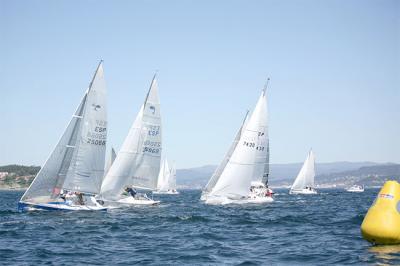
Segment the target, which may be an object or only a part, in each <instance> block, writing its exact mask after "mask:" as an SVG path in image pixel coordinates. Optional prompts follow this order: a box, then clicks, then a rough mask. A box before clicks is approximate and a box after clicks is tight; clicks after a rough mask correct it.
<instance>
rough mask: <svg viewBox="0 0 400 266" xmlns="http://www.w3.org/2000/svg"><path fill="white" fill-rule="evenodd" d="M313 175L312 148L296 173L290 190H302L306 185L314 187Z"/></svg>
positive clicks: (313, 159)
mask: <svg viewBox="0 0 400 266" xmlns="http://www.w3.org/2000/svg"><path fill="white" fill-rule="evenodd" d="M314 177H315V156H314V153H313V151H312V150H310V152H309V153H308V155H307V158H306V160H305V162H304V164H303V166H302V167H301V170H300V172H299V174H298V175H297V177H296V179H295V181H294V183H293V185H292V187H291V190H302V189H304V188H306V187H311V188H313V187H314Z"/></svg>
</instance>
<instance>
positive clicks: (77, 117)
mask: <svg viewBox="0 0 400 266" xmlns="http://www.w3.org/2000/svg"><path fill="white" fill-rule="evenodd" d="M106 140H107V105H106V86H105V81H104V73H103V67H102V62H100V64H99V66H98V67H97V70H96V73H95V75H94V77H93V79H92V82H91V83H90V85H89V88H88V89H87V91H86V93H85V95H84V96H83V98H82V100H81V102H80V104H79V106H78V108H77V109H76V111H75V113H74V114H73V116H72V118H71V120H70V122H69V124H68V126H67V128H66V129H65V131H64V133H63V135H62V136H61V138H60V140H59V142H58V143H57V145H56V147H55V148H54V150H53V151H52V153H51V154H50V156H49V158H48V159H47V161H46V162H45V163H44V165H43V167H42V168H41V169H40V171H39V173H38V174H37V175H36V177H35V179H34V180H33V182H32V184H31V185H30V186H29V188H28V190H27V191H26V192H25V193H24V195H23V196H22V198H21V200H20V202H19V204H18V209H19V210H20V211H31V210H68V211H93V210H105V209H106V208H104V207H103V206H101V205H99V204H98V203H97V202H96V200H95V199H94V197H93V196H94V195H96V194H98V193H99V192H100V186H101V182H102V179H103V176H104V160H105V151H106ZM68 195H69V196H70V198H71V199H72V200H68V199H66V197H67V196H68ZM74 197H75V198H74ZM75 199H79V200H75Z"/></svg>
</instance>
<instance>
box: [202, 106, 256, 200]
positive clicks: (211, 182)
mask: <svg viewBox="0 0 400 266" xmlns="http://www.w3.org/2000/svg"><path fill="white" fill-rule="evenodd" d="M248 117H249V111H247V113H246V116H245V118H244V119H243V122H242V126H241V127H240V128H239V130H238V132H237V133H236V136H235V139H234V140H233V142H232V144H231V146H230V147H229V150H228V152H227V153H226V155H225V157H224V159H223V160H222V162H221V163H220V164H219V166H218V167H217V169H216V170H215V172H214V174H213V175H212V176H211V178H210V180H209V181H208V183H207V185H206V186H205V188H204V190H203V193H202V195H206V194H208V193H210V192H211V190H212V189H213V188H214V186H215V184H216V183H217V182H218V180H219V178H220V177H221V174H222V172H223V171H224V169H225V167H226V165H227V164H228V162H229V159H230V158H231V156H232V153H233V152H234V151H235V149H236V145H237V144H238V143H239V139H240V136H241V135H242V130H243V129H244V125H245V124H246V121H247V120H248Z"/></svg>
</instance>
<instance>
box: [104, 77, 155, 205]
mask: <svg viewBox="0 0 400 266" xmlns="http://www.w3.org/2000/svg"><path fill="white" fill-rule="evenodd" d="M161 148H162V146H161V114H160V102H159V97H158V87H157V82H156V78H155V76H154V78H153V80H152V82H151V86H150V89H149V92H148V94H147V97H146V100H145V102H144V104H143V105H142V107H141V108H140V111H139V113H138V115H137V117H136V119H135V121H134V123H133V125H132V127H131V129H130V130H129V133H128V136H127V137H126V139H125V141H124V143H123V145H122V147H121V149H120V151H119V152H118V154H117V157H116V159H115V161H114V163H113V165H112V166H111V168H110V170H109V171H108V173H107V175H106V176H105V178H104V181H103V184H102V186H101V195H102V196H103V197H104V198H106V199H111V200H116V199H119V198H120V197H121V193H122V192H123V190H124V188H125V187H126V186H133V187H136V188H142V189H149V190H155V189H157V178H158V173H159V170H160V160H161Z"/></svg>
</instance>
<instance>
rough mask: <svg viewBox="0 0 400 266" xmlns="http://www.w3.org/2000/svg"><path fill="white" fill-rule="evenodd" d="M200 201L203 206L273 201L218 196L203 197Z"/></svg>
mask: <svg viewBox="0 0 400 266" xmlns="http://www.w3.org/2000/svg"><path fill="white" fill-rule="evenodd" d="M202 200H203V201H204V203H205V204H209V205H228V204H264V203H271V202H273V201H274V199H273V198H272V197H243V198H229V197H219V196H208V197H203V198H202Z"/></svg>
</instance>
